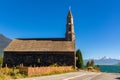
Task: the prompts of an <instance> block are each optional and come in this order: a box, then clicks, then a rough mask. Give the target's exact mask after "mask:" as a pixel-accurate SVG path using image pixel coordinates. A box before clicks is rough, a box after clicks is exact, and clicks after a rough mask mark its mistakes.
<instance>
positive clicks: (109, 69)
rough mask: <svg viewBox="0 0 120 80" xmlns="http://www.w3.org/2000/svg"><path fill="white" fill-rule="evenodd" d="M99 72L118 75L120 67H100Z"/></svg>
mask: <svg viewBox="0 0 120 80" xmlns="http://www.w3.org/2000/svg"><path fill="white" fill-rule="evenodd" d="M100 70H101V72H110V73H119V72H120V66H118V65H100Z"/></svg>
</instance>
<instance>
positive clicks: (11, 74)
mask: <svg viewBox="0 0 120 80" xmlns="http://www.w3.org/2000/svg"><path fill="white" fill-rule="evenodd" d="M23 68H25V67H23ZM26 69H28V74H29V75H28V76H27V75H26V74H21V73H20V72H19V69H16V68H15V69H13V68H1V70H0V80H11V79H18V78H25V77H34V76H43V75H52V74H60V73H66V72H72V71H75V70H74V69H73V68H72V67H70V66H61V67H53V66H50V67H26ZM31 73H32V74H31Z"/></svg>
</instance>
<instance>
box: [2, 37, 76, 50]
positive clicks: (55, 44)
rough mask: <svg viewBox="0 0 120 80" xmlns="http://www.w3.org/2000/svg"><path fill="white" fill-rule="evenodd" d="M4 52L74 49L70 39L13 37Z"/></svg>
mask: <svg viewBox="0 0 120 80" xmlns="http://www.w3.org/2000/svg"><path fill="white" fill-rule="evenodd" d="M4 51H5V52H45V51H46V52H73V51H75V46H74V42H72V41H61V40H60V41H58V40H56V41H52V40H49V39H48V40H41V39H14V40H13V41H12V42H11V43H10V44H9V45H8V46H7V48H5V49H4Z"/></svg>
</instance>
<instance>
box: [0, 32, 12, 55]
mask: <svg viewBox="0 0 120 80" xmlns="http://www.w3.org/2000/svg"><path fill="white" fill-rule="evenodd" d="M11 41H12V40H11V39H9V38H7V37H5V36H4V35H3V34H0V55H2V53H3V50H4V48H5V47H6V46H7V45H8V44H9V43H10V42H11Z"/></svg>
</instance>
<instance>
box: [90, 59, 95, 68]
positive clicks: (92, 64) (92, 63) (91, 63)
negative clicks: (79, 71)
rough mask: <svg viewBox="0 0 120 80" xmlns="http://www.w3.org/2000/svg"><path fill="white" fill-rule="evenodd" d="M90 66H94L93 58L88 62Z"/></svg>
mask: <svg viewBox="0 0 120 80" xmlns="http://www.w3.org/2000/svg"><path fill="white" fill-rule="evenodd" d="M90 66H92V67H94V60H93V59H92V60H91V62H90Z"/></svg>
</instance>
